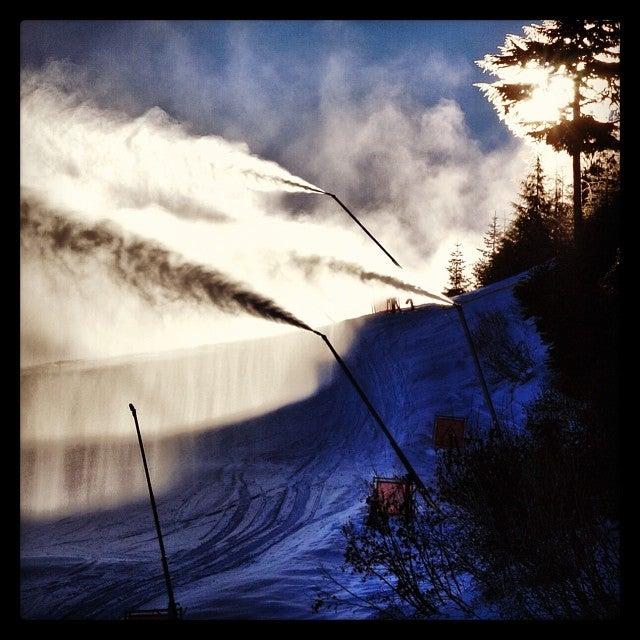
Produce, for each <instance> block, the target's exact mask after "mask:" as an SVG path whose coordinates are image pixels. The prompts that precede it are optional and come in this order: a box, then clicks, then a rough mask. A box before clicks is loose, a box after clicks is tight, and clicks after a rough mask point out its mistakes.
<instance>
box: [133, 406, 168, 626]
mask: <svg viewBox="0 0 640 640" xmlns="http://www.w3.org/2000/svg"><path fill="white" fill-rule="evenodd" d="M129 409H131V413H132V414H133V420H134V422H135V424H136V432H137V434H138V444H139V445H140V453H141V454H142V464H143V465H144V474H145V476H146V477H147V487H149V500H150V501H151V510H152V511H153V522H154V523H155V525H156V533H157V534H158V544H159V545H160V557H161V559H162V570H163V572H164V581H165V584H166V586H167V594H168V596H169V607H168V611H169V616H170V618H171V619H172V620H177V619H178V611H177V607H176V601H175V600H174V598H173V587H172V586H171V576H170V575H169V564H168V563H167V555H166V553H165V551H164V542H163V540H162V531H161V530H160V520H159V518H158V509H157V508H156V499H155V498H154V496H153V489H152V488H151V478H150V477H149V467H148V466H147V457H146V456H145V455H144V445H143V444H142V434H141V433H140V426H139V425H138V416H137V414H136V408H135V407H134V406H133V405H132V404H129Z"/></svg>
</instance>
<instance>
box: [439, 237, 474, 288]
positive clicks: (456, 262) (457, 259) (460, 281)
mask: <svg viewBox="0 0 640 640" xmlns="http://www.w3.org/2000/svg"><path fill="white" fill-rule="evenodd" d="M464 270H465V262H464V258H463V256H462V250H461V249H460V243H459V242H457V243H456V246H455V248H454V250H453V251H452V252H451V256H450V258H449V263H448V265H447V272H448V273H449V288H448V289H447V290H446V291H445V292H444V294H445V295H446V296H457V295H460V294H461V293H464V292H465V291H466V290H467V287H468V281H467V277H466V275H465V273H464Z"/></svg>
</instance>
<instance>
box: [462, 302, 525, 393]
mask: <svg viewBox="0 0 640 640" xmlns="http://www.w3.org/2000/svg"><path fill="white" fill-rule="evenodd" d="M473 341H474V344H475V346H476V349H477V350H478V354H479V356H480V358H481V360H482V363H483V365H485V368H486V372H487V378H488V379H489V382H491V383H492V384H498V383H500V382H502V381H505V380H506V381H508V382H512V383H515V384H522V383H523V382H526V381H527V380H528V379H529V378H530V377H531V376H532V374H533V371H532V368H533V364H534V363H533V360H532V358H531V355H530V352H529V348H528V347H527V345H526V343H525V342H524V341H522V340H520V341H519V340H516V339H515V337H514V336H513V335H512V334H511V333H510V331H509V325H508V323H507V320H506V318H505V316H504V314H502V313H500V312H488V313H483V314H482V316H481V317H480V321H479V322H478V326H477V327H476V330H475V331H474V332H473Z"/></svg>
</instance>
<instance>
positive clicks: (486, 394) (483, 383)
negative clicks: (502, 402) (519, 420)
mask: <svg viewBox="0 0 640 640" xmlns="http://www.w3.org/2000/svg"><path fill="white" fill-rule="evenodd" d="M453 306H454V307H455V308H456V311H457V312H458V315H459V316H460V322H461V323H462V328H463V329H464V335H465V337H466V338H467V342H468V343H469V349H470V350H471V355H472V356H473V363H474V365H475V367H476V373H477V374H478V378H479V380H480V385H481V386H482V393H483V394H484V399H485V402H486V403H487V406H488V407H489V411H490V413H491V420H492V422H493V428H494V430H495V432H496V433H498V434H500V433H501V427H500V422H499V421H498V414H497V413H496V410H495V407H494V406H493V400H491V394H490V393H489V388H488V387H487V383H486V381H485V379H484V374H483V373H482V367H481V366H480V359H479V358H478V352H477V351H476V347H475V345H474V343H473V337H472V335H471V331H470V330H469V325H468V324H467V318H466V317H465V315H464V311H463V309H462V305H461V304H460V303H459V302H454V303H453Z"/></svg>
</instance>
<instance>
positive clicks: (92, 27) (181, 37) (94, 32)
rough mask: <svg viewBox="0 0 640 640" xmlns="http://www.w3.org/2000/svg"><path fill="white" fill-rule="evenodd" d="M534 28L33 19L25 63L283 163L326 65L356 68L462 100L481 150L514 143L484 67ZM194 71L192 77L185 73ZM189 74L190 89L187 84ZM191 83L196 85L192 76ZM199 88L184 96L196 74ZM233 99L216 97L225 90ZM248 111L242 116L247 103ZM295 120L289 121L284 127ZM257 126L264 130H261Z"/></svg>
mask: <svg viewBox="0 0 640 640" xmlns="http://www.w3.org/2000/svg"><path fill="white" fill-rule="evenodd" d="M528 23H529V21H521V20H520V21H513V20H504V21H503V20H492V21H482V20H453V21H449V20H432V21H419V20H411V21H403V20H398V21H376V20H371V21H346V22H342V21H304V20H300V21H170V22H129V21H115V22H114V21H97V22H96V21H45V22H37V21H26V22H24V23H23V24H22V29H21V63H22V65H23V67H24V66H35V67H39V66H42V65H43V64H44V63H46V62H47V60H50V59H55V60H61V59H64V60H69V61H70V62H72V63H75V64H77V65H80V66H82V67H84V68H86V69H87V70H89V72H90V73H92V74H96V75H104V74H108V75H109V76H110V77H111V78H112V80H113V81H114V83H115V84H116V85H117V86H118V92H119V93H120V94H121V95H120V96H119V100H120V101H122V102H123V103H124V102H125V101H126V100H127V99H129V100H132V101H134V100H135V102H136V103H137V104H138V105H144V106H147V107H152V106H160V107H161V108H163V109H165V110H166V111H168V112H169V113H170V114H171V115H172V116H174V117H176V118H178V119H180V120H187V121H189V122H192V123H193V124H195V125H196V127H197V128H198V129H201V130H206V131H214V132H217V133H223V132H228V131H229V130H232V131H235V132H236V134H237V135H238V136H241V137H242V139H243V140H245V141H247V142H249V143H251V144H252V147H255V151H258V152H261V153H265V154H267V155H269V152H271V153H272V154H277V146H278V143H279V142H280V141H281V140H282V139H286V138H290V137H291V136H292V135H294V134H295V133H297V132H299V130H300V129H301V128H303V127H304V126H305V124H306V122H307V121H308V120H309V119H310V118H312V117H313V115H314V112H315V111H316V110H317V109H318V106H319V102H320V99H321V85H322V80H323V76H324V74H325V73H326V69H327V66H328V65H330V64H331V62H332V61H333V60H335V59H346V60H348V61H349V63H350V64H349V67H348V70H347V71H346V73H345V76H344V82H345V83H346V84H348V85H349V86H350V87H352V89H353V91H354V92H355V93H366V92H369V91H371V90H372V88H374V87H375V84H376V83H380V82H385V81H386V82H388V81H390V80H391V78H395V80H396V81H397V82H398V84H399V85H400V87H401V90H402V92H403V93H404V94H405V95H406V97H411V98H413V99H415V100H416V101H417V102H418V103H420V104H423V105H433V104H435V103H436V102H438V101H439V100H440V99H442V98H449V99H452V100H455V101H456V102H457V103H458V104H459V105H460V106H461V108H462V110H463V111H464V113H465V115H466V120H467V124H468V126H469V128H470V130H471V132H472V133H473V135H474V137H475V138H476V139H477V140H478V141H479V143H480V145H481V147H482V148H483V149H492V148H494V147H496V146H497V145H501V144H505V143H506V142H507V140H508V138H509V136H510V134H509V132H508V130H507V128H506V127H505V126H504V124H501V123H499V122H498V120H497V118H496V117H495V113H494V112H493V109H492V108H491V106H490V105H489V104H488V102H487V101H486V99H484V98H483V97H482V96H481V94H480V91H479V90H478V89H477V88H476V87H474V86H473V83H474V82H478V81H482V80H486V75H483V73H482V72H481V70H480V69H479V68H478V67H477V66H476V65H475V64H474V61H475V60H478V59H480V58H481V57H482V56H484V55H485V54H486V53H489V52H493V51H494V50H496V48H497V47H498V45H500V44H502V43H503V42H504V38H505V36H506V35H507V34H509V33H516V34H519V33H521V31H522V26H523V25H524V24H528ZM187 63H188V64H189V65H190V67H191V68H190V69H189V70H188V71H185V69H184V68H183V65H185V64H187ZM181 75H182V76H183V78H182V79H181V78H180V76H181ZM185 75H186V77H184V76H185ZM196 75H197V76H199V78H200V82H198V83H197V84H196V85H191V86H190V87H189V90H188V91H187V92H182V93H180V94H178V93H176V91H175V88H176V86H183V85H184V84H185V83H186V81H188V80H189V79H192V78H193V77H194V76H196ZM216 88H220V89H222V90H223V91H221V92H220V93H216V94H215V95H214V92H215V89H216ZM245 98H247V99H249V100H251V102H252V103H253V104H251V105H246V104H245V105H244V107H245V109H244V113H238V110H237V106H238V102H239V101H243V100H244V99H245ZM258 106H259V107H263V106H270V107H272V108H273V109H274V111H279V110H284V113H282V116H283V122H282V123H278V125H279V126H277V127H276V126H270V127H266V126H264V125H263V126H256V125H258V124H259V121H258V119H257V117H256V116H257V113H258V110H257V107H258ZM285 119H286V123H285V122H284V120H285ZM256 128H257V129H259V130H257V131H256Z"/></svg>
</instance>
